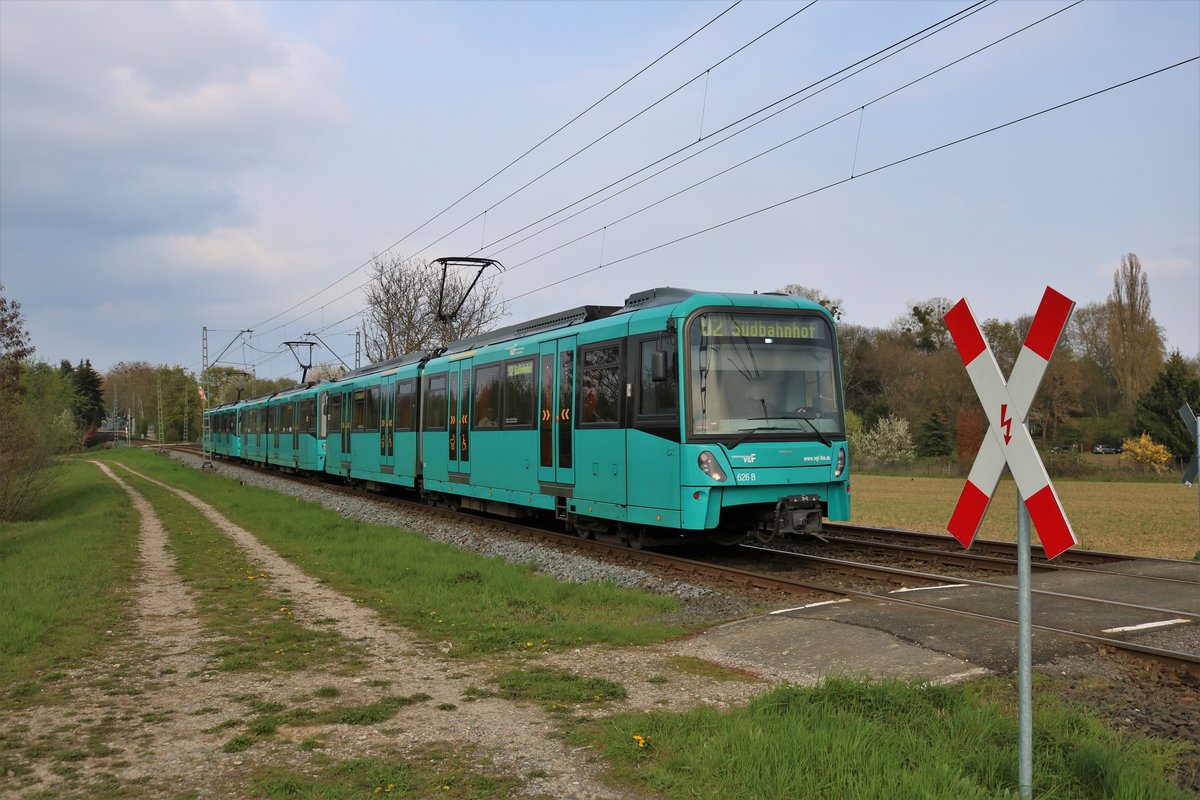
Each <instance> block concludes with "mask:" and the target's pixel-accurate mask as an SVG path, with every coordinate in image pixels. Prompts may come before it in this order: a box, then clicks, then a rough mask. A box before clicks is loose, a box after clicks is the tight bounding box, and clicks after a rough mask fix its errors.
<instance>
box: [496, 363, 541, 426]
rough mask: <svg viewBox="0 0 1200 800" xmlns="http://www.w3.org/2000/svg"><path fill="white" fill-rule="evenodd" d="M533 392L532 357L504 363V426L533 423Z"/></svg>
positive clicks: (535, 397)
mask: <svg viewBox="0 0 1200 800" xmlns="http://www.w3.org/2000/svg"><path fill="white" fill-rule="evenodd" d="M536 400H537V396H536V394H535V393H534V371H533V359H532V358H524V359H521V360H520V361H510V362H508V363H507V364H505V365H504V427H506V428H520V427H525V426H532V425H533V409H534V404H535V401H536Z"/></svg>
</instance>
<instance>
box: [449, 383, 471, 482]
mask: <svg viewBox="0 0 1200 800" xmlns="http://www.w3.org/2000/svg"><path fill="white" fill-rule="evenodd" d="M449 380H450V384H449V398H448V405H449V411H448V417H447V421H448V422H449V425H448V427H449V429H450V430H449V440H450V441H449V444H450V465H449V468H450V472H457V473H459V474H460V475H469V474H470V472H471V362H469V361H459V362H458V363H456V364H453V365H452V366H451V367H450V375H449Z"/></svg>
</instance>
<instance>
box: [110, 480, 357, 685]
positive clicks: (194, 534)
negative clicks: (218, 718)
mask: <svg viewBox="0 0 1200 800" xmlns="http://www.w3.org/2000/svg"><path fill="white" fill-rule="evenodd" d="M117 472H118V473H119V475H120V477H121V479H122V480H124V481H126V482H127V483H129V484H131V485H132V486H133V487H134V488H135V489H137V491H138V492H139V493H140V494H141V495H142V496H143V497H145V498H146V499H147V500H148V501H150V504H151V505H153V506H154V512H155V514H156V515H157V516H158V518H159V521H160V522H161V523H162V525H163V528H164V529H165V530H166V532H167V536H168V538H169V541H170V545H171V548H172V550H173V551H174V554H175V559H176V567H175V568H176V572H177V573H178V574H179V576H180V578H181V579H182V580H183V582H184V584H186V585H187V586H188V588H189V589H191V591H192V593H193V597H195V600H196V607H197V611H198V612H199V613H200V615H201V616H202V617H203V618H204V620H205V624H206V626H207V627H208V629H209V630H210V631H211V632H212V633H213V634H214V635H216V636H218V637H220V639H221V644H219V645H218V647H217V648H216V650H215V652H214V653H213V656H212V658H213V660H214V667H215V668H216V669H218V670H221V671H224V672H241V671H245V670H256V669H282V670H288V671H291V670H301V669H331V668H340V669H353V668H355V667H358V666H361V664H362V663H363V650H362V648H361V647H358V646H356V645H352V644H350V643H349V642H346V641H345V640H343V639H342V638H341V637H339V636H338V635H337V634H336V633H334V632H333V631H314V630H310V629H308V628H305V627H303V626H301V625H299V624H298V623H297V622H296V621H295V620H294V619H293V616H292V610H291V607H290V605H291V601H290V600H289V599H288V596H287V587H275V586H271V585H270V584H269V582H268V581H266V580H265V579H266V578H267V575H266V573H263V572H261V571H259V569H258V568H257V567H256V566H254V565H253V564H252V563H251V562H250V561H249V560H248V559H247V558H246V557H245V556H244V555H243V554H242V551H241V550H240V549H239V548H238V547H237V546H236V545H235V544H234V543H233V540H232V539H230V538H229V537H228V536H226V535H225V534H224V533H222V532H221V531H219V530H217V528H216V526H214V525H213V524H212V523H210V522H209V521H208V520H207V519H206V518H205V517H204V515H203V514H201V513H200V512H199V511H198V510H197V509H196V508H195V507H194V506H192V505H191V504H190V503H188V502H187V501H185V500H183V499H182V498H180V497H178V496H177V495H175V494H174V493H172V492H169V491H167V490H166V489H162V488H160V487H158V486H156V485H154V484H152V483H149V482H148V481H144V480H142V479H141V478H138V477H137V476H135V475H132V474H130V473H129V472H126V471H125V470H122V469H120V468H117Z"/></svg>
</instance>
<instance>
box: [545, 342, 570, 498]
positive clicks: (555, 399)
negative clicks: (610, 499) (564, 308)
mask: <svg viewBox="0 0 1200 800" xmlns="http://www.w3.org/2000/svg"><path fill="white" fill-rule="evenodd" d="M538 372H539V375H540V377H539V382H538V385H539V391H538V397H539V400H538V406H539V407H538V451H539V452H538V480H539V481H540V482H542V483H558V484H566V485H572V484H574V483H575V436H574V430H575V428H574V417H575V337H574V336H566V337H563V338H562V339H556V340H554V341H549V342H542V346H541V350H540V353H539V361H538Z"/></svg>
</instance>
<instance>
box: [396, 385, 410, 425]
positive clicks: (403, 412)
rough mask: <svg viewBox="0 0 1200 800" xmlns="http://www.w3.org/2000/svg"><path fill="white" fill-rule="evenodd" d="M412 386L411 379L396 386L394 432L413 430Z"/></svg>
mask: <svg viewBox="0 0 1200 800" xmlns="http://www.w3.org/2000/svg"><path fill="white" fill-rule="evenodd" d="M413 386H414V383H413V381H412V380H411V379H409V380H406V381H400V383H398V384H396V423H395V424H396V428H395V429H396V430H398V431H411V430H412V429H413Z"/></svg>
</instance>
